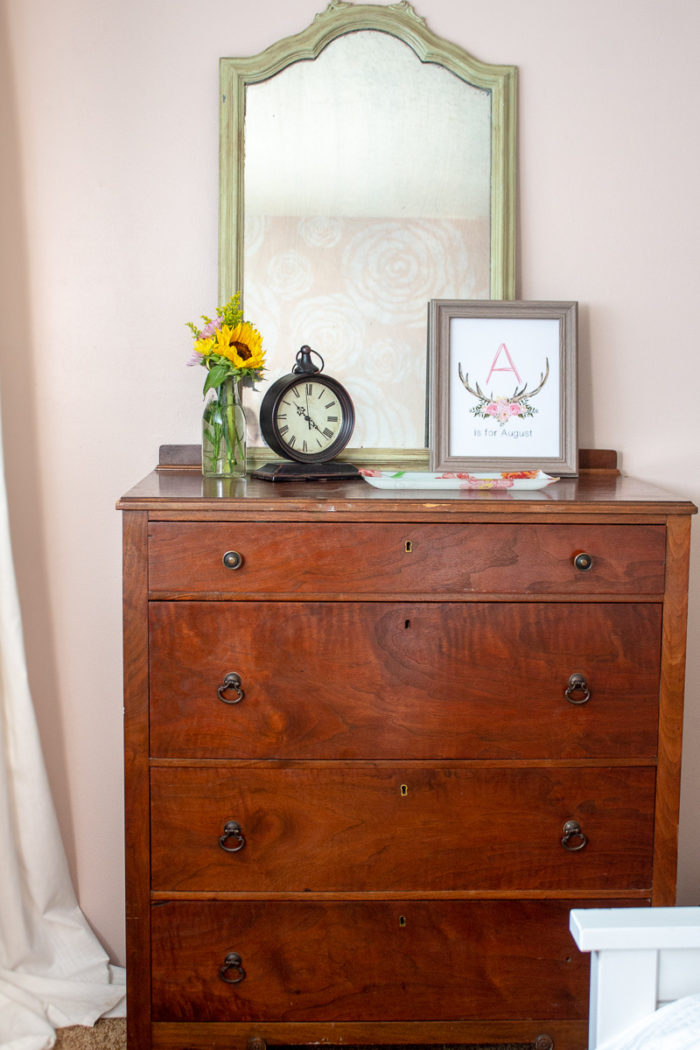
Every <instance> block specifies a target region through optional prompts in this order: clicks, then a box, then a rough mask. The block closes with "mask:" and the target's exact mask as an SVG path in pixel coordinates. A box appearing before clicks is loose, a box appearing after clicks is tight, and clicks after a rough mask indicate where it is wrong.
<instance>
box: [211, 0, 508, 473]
mask: <svg viewBox="0 0 700 1050" xmlns="http://www.w3.org/2000/svg"><path fill="white" fill-rule="evenodd" d="M358 30H376V31H378V32H383V33H388V34H390V35H391V36H394V37H396V38H397V39H399V40H401V41H403V42H404V43H405V44H407V45H408V46H409V47H411V48H412V49H413V51H414V52H415V53H416V55H417V56H418V58H419V59H420V60H421V61H422V62H432V63H436V64H437V65H440V66H442V67H444V68H445V69H447V70H449V71H450V72H452V73H454V74H455V75H456V76H457V77H459V78H461V79H462V80H464V81H466V82H467V83H468V84H470V85H473V86H474V87H477V88H481V89H483V90H487V91H489V92H490V94H491V212H490V217H491V243H490V249H491V254H490V286H491V298H492V299H513V298H515V185H516V133H517V128H516V125H517V69H516V67H515V66H504V65H491V64H488V63H484V62H480V61H479V60H478V59H475V58H473V57H472V56H471V55H470V54H468V53H467V52H466V51H464V50H463V49H462V48H461V47H459V46H458V45H457V44H453V43H451V42H450V41H448V40H444V39H442V38H441V37H438V36H436V35H435V34H434V33H433V32H431V30H430V29H428V27H427V25H426V22H425V19H423V18H422V17H420V16H419V15H417V14H416V12H415V11H414V10H413V8H412V7H411V5H410V4H409V3H408V2H407V0H399V2H398V3H393V4H389V5H385V6H379V5H376V4H354V3H347V2H346V0H330V3H329V4H328V6H327V8H326V9H325V11H323V12H322V13H320V14H318V15H316V17H315V18H314V21H313V22H312V23H311V25H309V26H308V27H307V28H306V29H304V30H302V32H300V33H297V34H296V35H295V36H290V37H286V38H285V39H283V40H279V41H278V42H277V43H275V44H273V45H271V46H270V47H268V48H267V49H266V50H265V51H262V52H260V54H258V55H253V56H250V57H247V58H222V59H221V60H220V70H219V72H220V106H221V109H220V135H219V192H220V201H219V300H218V301H219V302H221V303H223V302H226V301H227V300H228V299H229V298H230V296H231V295H233V294H234V292H236V291H237V290H239V289H240V290H241V291H242V290H243V278H244V272H243V271H244V264H243V258H244V220H245V190H244V160H245V157H244V149H243V148H241V147H242V145H243V142H244V133H245V93H246V88H247V86H248V85H249V84H256V83H259V82H260V81H263V80H267V79H268V78H269V77H271V76H274V75H275V74H276V73H279V72H280V71H281V70H283V69H285V68H286V67H287V66H290V65H292V64H293V63H295V62H299V61H308V60H313V59H315V58H316V57H317V56H318V55H319V54H320V53H321V52H322V51H323V49H324V48H325V47H326V46H327V45H328V44H329V43H330V42H331V41H333V40H335V39H336V38H338V37H340V36H343V35H344V34H345V33H352V32H356V31H358ZM426 310H427V304H426ZM250 451H251V452H252V453H255V452H256V451H257V450H255V449H251V450H250ZM261 451H263V452H265V454H266V455H267V457H268V458H269V455H270V454H269V450H261ZM253 458H255V456H253ZM342 458H345V459H352V461H353V462H355V463H362V464H365V465H374V464H380V463H381V464H389V465H390V464H393V463H396V464H399V465H400V466H402V467H408V466H411V467H414V468H420V467H427V463H428V450H427V448H426V449H415V450H414V449H366V448H363V449H352V448H349V449H346V451H345V453H343V456H342Z"/></svg>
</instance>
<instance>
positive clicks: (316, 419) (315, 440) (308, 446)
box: [275, 378, 345, 458]
mask: <svg viewBox="0 0 700 1050" xmlns="http://www.w3.org/2000/svg"><path fill="white" fill-rule="evenodd" d="M344 418H345V413H344V411H343V407H342V406H341V403H340V399H339V396H338V394H337V393H336V392H335V391H333V390H332V389H331V388H330V386H328V384H327V383H326V382H325V381H324V380H322V379H314V378H305V379H304V380H300V381H299V382H298V383H295V384H294V386H291V387H289V388H288V390H287V392H286V393H285V394H284V396H283V397H282V398H281V399H280V401H279V402H278V404H277V406H276V410H275V423H276V429H277V434H278V436H279V440H280V441H281V442H282V443H283V444H284V445H285V446H286V447H287V448H288V449H291V450H292V451H293V452H301V453H305V454H306V455H318V456H323V457H324V458H325V457H326V455H327V453H328V450H329V449H330V448H331V447H332V446H333V445H334V444H335V442H336V441H337V439H338V436H339V434H340V432H341V430H342V428H343V421H344Z"/></svg>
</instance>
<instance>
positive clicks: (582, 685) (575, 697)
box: [564, 671, 591, 705]
mask: <svg viewBox="0 0 700 1050" xmlns="http://www.w3.org/2000/svg"><path fill="white" fill-rule="evenodd" d="M564 696H565V697H566V699H567V700H568V701H569V703H570V704H577V705H581V704H587V703H588V701H589V700H590V699H591V691H590V689H589V688H588V682H587V681H586V676H585V675H582V674H580V673H579V672H578V671H576V672H574V674H572V675H571V676H570V678H569V684H568V685H567V687H566V689H565V690H564Z"/></svg>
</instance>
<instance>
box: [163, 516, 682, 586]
mask: <svg viewBox="0 0 700 1050" xmlns="http://www.w3.org/2000/svg"><path fill="white" fill-rule="evenodd" d="M665 545H666V532H665V528H664V527H663V526H661V525H634V526H628V525H586V524H583V525H574V524H572V525H569V524H563V525H557V524H547V525H540V524H527V525H523V524H490V525H489V526H488V527H486V528H485V527H484V526H479V525H452V524H435V525H432V524H424V523H418V524H413V525H412V524H393V523H386V522H384V523H376V524H367V523H365V524H363V523H359V524H353V523H338V524H328V523H321V522H319V523H313V524H294V523H289V522H287V523H280V524H272V523H269V522H260V523H256V524H250V523H242V524H240V523H233V524H221V523H216V524H202V523H188V524H179V523H174V522H152V523H151V525H150V526H149V589H150V591H151V594H154V595H157V594H163V593H165V594H168V593H174V594H175V593H177V594H184V595H188V594H192V595H195V594H204V593H210V594H230V595H242V596H250V595H258V596H261V595H265V594H284V595H295V596H309V595H315V594H319V595H320V594H358V595H359V594H375V595H391V594H396V595H401V594H408V593H412V594H426V595H427V594H433V593H440V594H459V595H469V594H479V593H481V594H486V593H497V594H538V593H541V594H552V593H565V594H572V595H573V594H574V593H580V594H602V593H619V594H635V593H638V594H659V593H661V592H662V591H663V588H664V558H665ZM228 551H235V552H237V553H238V554H240V556H241V559H242V560H241V564H240V567H239V568H237V569H235V570H232V569H229V568H226V566H225V565H224V563H223V560H222V558H223V555H224V554H225V553H226V552H228ZM583 552H585V553H588V554H589V555H590V556H591V558H592V564H591V567H590V568H589V569H588V570H586V571H581V570H580V569H578V568H576V565H575V564H574V561H575V558H576V556H577V555H578V554H580V553H583Z"/></svg>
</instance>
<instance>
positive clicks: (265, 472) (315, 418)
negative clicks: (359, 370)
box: [251, 346, 360, 481]
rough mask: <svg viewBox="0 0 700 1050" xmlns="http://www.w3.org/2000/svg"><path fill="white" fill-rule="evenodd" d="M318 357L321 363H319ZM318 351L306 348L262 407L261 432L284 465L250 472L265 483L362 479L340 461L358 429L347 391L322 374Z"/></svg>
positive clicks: (271, 388) (347, 464) (272, 465)
mask: <svg viewBox="0 0 700 1050" xmlns="http://www.w3.org/2000/svg"><path fill="white" fill-rule="evenodd" d="M312 354H314V355H315V356H316V357H317V358H318V359H319V360H320V362H321V364H320V365H316V364H314V362H313V361H312V359H311V355H312ZM323 366H324V361H323V358H322V357H321V355H320V354H319V353H318V351H317V350H312V349H311V347H309V346H302V348H301V350H300V351H299V353H298V354H297V356H296V364H295V365H294V367H293V368H292V371H291V372H290V373H289V374H288V375H285V376H282V377H281V378H280V379H277V380H275V382H274V383H273V384H272V386H271V387H270V388H269V390H268V391H267V392H266V394H265V396H264V398H263V400H262V404H261V406H260V430H261V433H262V435H263V437H264V438H265V441H266V442H267V444H268V445H269V446H270V448H271V449H272V451H273V452H276V453H277V455H278V456H281V457H282V458H283V459H284V460H286V462H284V463H266V464H265V466H264V467H260V469H259V470H254V471H253V472H252V474H251V476H252V477H254V478H262V479H263V480H264V481H330V480H337V479H346V478H359V477H360V474H359V472H358V470H357V467H354V466H352V464H350V463H338V462H335V461H334V460H335V457H336V456H337V455H338V453H339V452H342V450H343V449H344V448H345V446H346V445H347V443H348V441H349V440H350V437H351V435H352V432H353V429H354V427H355V409H354V406H353V403H352V400H351V398H350V395H349V394H348V392H347V390H346V389H345V387H344V386H342V384H341V383H339V382H338V380H337V379H332V378H331V377H330V376H327V375H324V374H322V373H323Z"/></svg>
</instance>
